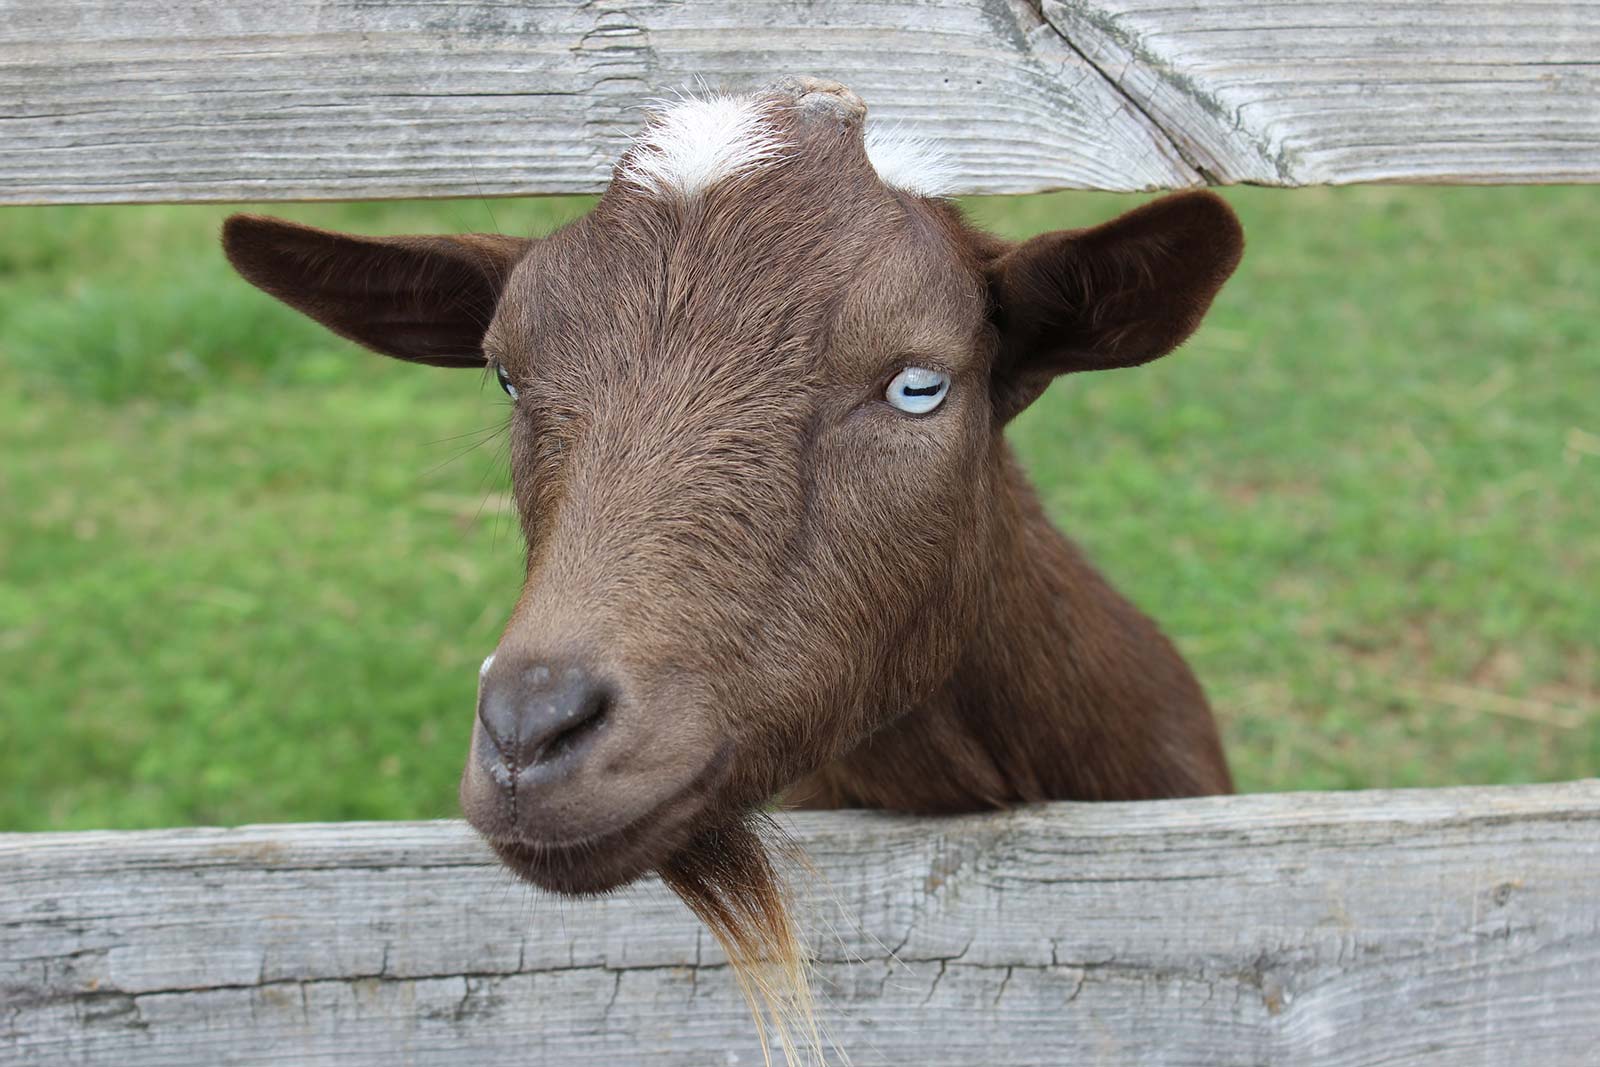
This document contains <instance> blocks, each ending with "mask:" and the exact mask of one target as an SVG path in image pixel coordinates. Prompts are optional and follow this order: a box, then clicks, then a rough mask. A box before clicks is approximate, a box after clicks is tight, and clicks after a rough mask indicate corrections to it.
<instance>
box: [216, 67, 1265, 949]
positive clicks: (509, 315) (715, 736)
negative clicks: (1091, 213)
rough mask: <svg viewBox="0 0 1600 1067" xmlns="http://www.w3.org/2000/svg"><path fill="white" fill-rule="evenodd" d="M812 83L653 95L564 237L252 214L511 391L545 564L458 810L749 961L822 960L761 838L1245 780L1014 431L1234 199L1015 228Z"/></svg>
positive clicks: (232, 247)
mask: <svg viewBox="0 0 1600 1067" xmlns="http://www.w3.org/2000/svg"><path fill="white" fill-rule="evenodd" d="M865 114H866V108H865V105H864V104H863V103H862V102H861V100H860V99H859V98H858V97H857V96H856V95H855V94H854V93H852V92H850V91H849V90H848V89H846V88H845V87H843V86H841V85H838V84H836V83H832V82H825V81H821V80H817V79H789V80H786V81H784V82H781V83H779V84H777V85H775V86H773V87H771V88H769V89H766V90H763V91H761V92H758V93H756V94H754V95H751V96H746V97H725V98H713V99H690V100H684V101H680V102H678V103H676V104H674V105H670V106H667V107H665V108H664V109H662V110H660V111H658V112H657V113H656V114H655V115H654V117H653V118H652V119H651V120H650V122H649V123H648V124H647V126H646V128H645V129H644V131H643V132H642V133H641V134H640V136H639V137H638V139H637V140H636V141H635V143H634V144H633V145H632V147H631V148H630V149H629V151H628V152H627V154H625V155H624V156H623V157H622V159H621V161H620V162H619V163H618V165H617V167H616V169H615V172H614V176H613V180H612V182H611V184H610V186H609V188H608V189H607V191H606V192H605V194H604V196H602V197H601V198H600V200H599V201H598V203H597V204H596V206H595V207H594V209H593V210H592V211H591V212H590V213H589V214H588V215H587V216H586V217H584V218H582V219H580V220H579V221H577V222H574V223H572V224H571V225H569V226H567V227H565V228H563V229H561V230H559V231H557V232H556V233H554V234H551V235H550V236H548V237H545V238H543V239H539V240H528V239H520V238H514V237H507V236H501V235H491V234H468V235H462V236H426V237H382V238H375V237H361V236H353V235H347V234H339V233H331V232H326V231H322V230H317V229H312V228H309V227H305V226H300V225H296V224H293V223H289V222H283V221H279V220H275V219H269V218H262V217H256V216H248V215H239V216H234V217H233V218H231V219H229V220H228V221H227V223H226V225H225V228H224V234H223V243H224V247H225V250H226V253H227V256H228V258H229V260H230V261H231V262H232V264H233V265H234V267H235V268H237V270H238V271H239V273H240V274H242V275H243V276H244V277H245V278H246V279H248V280H249V281H251V282H252V283H254V284H255V285H257V286H259V287H260V288H261V289H263V290H265V291H266V292H267V293H270V294H271V295H273V296H275V297H277V298H278V299H280V300H282V301H284V302H285V303H287V304H289V305H290V306H291V307H294V308H296V309H298V310H299V311H301V312H304V313H305V314H307V315H309V316H311V317H312V318H314V319H316V320H318V321H319V322H321V323H323V324H324V325H326V326H327V327H328V328H330V329H331V330H333V331H334V332H335V333H338V334H340V335H341V336H343V337H346V338H349V339H350V340H353V341H355V342H357V343H359V344H362V345H365V346H366V347H368V348H371V349H374V350H376V351H378V352H380V353H383V354H385V355H388V356H393V357H396V358H399V359H404V360H410V361H413V362H417V363H427V364H434V365H441V366H451V367H465V368H478V369H483V368H489V369H491V370H492V372H493V373H494V374H495V375H496V376H497V377H498V379H499V381H500V383H501V385H502V386H503V388H504V389H505V391H506V393H507V394H508V395H509V396H510V397H511V400H512V406H511V414H510V439H511V452H510V461H511V473H512V483H513V490H514V496H515V500H516V504H517V508H518V511H519V513H520V519H521V524H522V527H523V530H524V533H525V535H526V541H527V568H526V581H525V584H524V586H523V589H522V592H521V596H520V597H519V598H518V600H517V602H516V606H515V609H514V610H513V611H512V613H511V618H510V621H509V622H508V624H507V625H506V628H505V631H504V635H503V637H502V638H501V639H500V642H499V644H498V646H497V647H496V649H495V650H494V653H493V655H491V656H490V657H489V659H488V660H486V661H485V663H484V667H483V671H482V673H481V676H480V686H479V698H478V705H477V715H476V718H475V721H474V723H473V730H472V738H471V743H470V751H469V754H468V756H467V760H466V767H465V771H464V773H463V776H462V780H461V802H462V807H463V809H464V811H465V813H466V816H467V818H468V820H469V821H470V822H471V824H472V825H473V826H474V827H476V828H477V830H478V831H479V832H480V833H481V834H482V835H483V836H484V838H485V839H486V840H487V841H488V842H489V844H490V845H491V846H492V847H493V848H494V850H495V851H496V852H497V853H498V855H499V856H500V858H501V859H502V860H503V861H504V863H505V864H506V865H507V866H508V867H509V868H510V869H511V870H512V871H513V872H515V873H516V874H517V875H519V876H521V877H522V878H524V879H526V880H528V881H530V882H533V883H535V884H538V885H540V886H544V887H546V888H549V889H552V890H556V891H558V892H562V893H593V892H601V891H606V890H609V889H612V888H615V887H617V886H620V885H622V884H625V883H627V882H629V881H631V880H633V879H636V878H638V877H640V876H642V875H644V874H646V873H648V872H651V871H656V872H659V873H660V874H661V876H662V877H663V878H664V879H665V880H666V881H667V882H668V884H670V885H671V886H672V887H673V888H674V889H675V890H677V891H678V892H679V894H680V895H681V896H683V897H684V899H685V900H686V901H687V902H688V903H689V904H690V906H691V907H693V908H694V909H695V910H696V912H697V913H698V914H700V915H701V916H702V918H704V919H705V920H706V921H707V922H708V923H709V924H710V925H711V926H712V928H713V929H714V930H715V931H717V932H718V934H719V936H721V937H723V939H724V944H725V945H728V946H729V949H730V955H732V956H733V957H734V960H735V962H736V963H741V964H749V963H750V962H752V961H753V960H755V959H756V958H757V957H758V956H760V955H762V954H763V953H765V954H767V955H774V954H775V955H777V956H779V957H781V958H784V959H786V960H787V961H788V962H789V963H790V964H793V962H794V954H795V952H796V951H797V950H796V949H795V946H794V943H793V940H792V934H791V932H790V930H789V926H788V919H787V917H786V913H785V912H784V909H783V904H782V896H781V893H780V891H779V884H778V882H777V881H776V879H775V877H774V875H773V872H772V868H771V866H770V863H769V860H768V858H767V854H766V851H765V849H764V847H763V844H762V839H761V837H760V834H759V829H760V822H761V816H760V812H761V810H762V808H763V806H764V805H766V804H767V803H768V802H770V801H771V800H772V799H773V798H776V797H782V798H783V799H784V802H786V803H789V804H792V805H795V806H804V807H824V808H826V807H875V808H893V809H899V810H904V811H910V812H960V811H973V810H981V809H988V808H996V807H1001V806H1005V805H1011V804H1017V803H1023V802H1028V801H1041V800H1048V799H1054V798H1074V799H1085V800H1110V799H1134V798H1149V797H1176V796H1190V795H1196V794H1205V793H1223V792H1229V791H1231V789H1232V782H1231V780H1230V777H1229V772H1228V767H1227V763H1226V761H1225V759H1224V757H1223V752H1222V748H1221V744H1220V742H1219V740H1218V735H1217V729H1216V725H1215V722H1214V720H1213V717H1212V714H1211V711H1210V708H1209V707H1208V705H1207V702H1206V699H1205V697H1204V695H1203V693H1202V691H1201V688H1200V686H1199V684H1198V683H1197V681H1196V680H1195V678H1194V675H1193V674H1192V673H1191V671H1190V669H1189V668H1188V666H1187V665H1186V664H1185V662H1184V661H1183V659H1182V658H1181V656H1180V655H1179V654H1178V652H1177V651H1176V650H1175V649H1174V647H1173V645H1172V644H1171V642H1169V641H1168V640H1167V639H1166V638H1165V637H1164V636H1163V635H1162V633H1161V632H1160V630H1159V629H1158V628H1157V627H1156V625H1155V624H1154V623H1153V622H1152V621H1151V620H1150V619H1148V618H1147V617H1146V616H1145V615H1143V614H1141V613H1140V612H1139V611H1138V610H1137V609H1136V608H1134V607H1133V606H1132V605H1131V604H1130V603H1129V602H1128V601H1127V600H1125V599H1124V598H1123V597H1122V596H1121V595H1120V594H1119V593H1118V592H1117V591H1116V590H1115V589H1113V588H1112V587H1111V585H1110V584H1108V583H1107V582H1106V580H1105V579H1104V578H1102V577H1101V576H1100V575H1099V574H1098V573H1097V572H1096V571H1095V570H1094V569H1093V567H1092V566H1091V565H1090V564H1089V563H1088V562H1087V561H1086V560H1085V559H1084V557H1083V555H1082V554H1081V553H1080V552H1079V551H1078V550H1077V548H1075V547H1074V546H1073V545H1072V543H1071V542H1069V541H1068V540H1066V539H1065V538H1064V537H1062V536H1061V534H1059V533H1058V532H1057V531H1056V530H1055V528H1054V527H1053V526H1052V525H1051V523H1050V522H1049V520H1048V519H1047V517H1046V515H1045V513H1044V511H1043V510H1042V508H1041V507H1040V504H1039V502H1038V500H1037V498H1036V496H1035V494H1034V492H1033V491H1032V489H1031V487H1030V486H1029V484H1028V481H1027V479H1026V477H1025V476H1024V475H1023V473H1022V471H1021V470H1020V469H1019V467H1018V464H1017V462H1016V460H1015V459H1014V457H1013V455H1012V452H1011V450H1010V448H1009V447H1008V445H1007V444H1006V441H1005V438H1004V435H1003V431H1004V428H1005V426H1006V424H1007V423H1008V422H1009V421H1010V420H1011V419H1012V418H1013V417H1014V416H1015V415H1016V414H1017V413H1018V412H1020V411H1021V410H1023V409H1024V408H1025V407H1027V406H1028V404H1030V403H1031V402H1032V401H1033V400H1034V399H1035V398H1036V397H1038V396H1039V395H1040V393H1042V392H1043V391H1044V389H1045V387H1046V386H1047V385H1048V384H1049V383H1050V382H1051V381H1052V380H1053V379H1054V378H1055V377H1056V376H1057V375H1061V374H1067V373H1072V372H1076V371H1089V370H1104V369H1108V368H1117V367H1131V366H1134V365H1137V364H1142V363H1145V362H1148V361H1150V360H1153V359H1156V358H1158V357H1160V356H1162V355H1164V354H1166V353H1167V352H1169V351H1171V350H1172V349H1173V348H1175V347H1176V346H1177V345H1179V344H1180V343H1181V342H1182V341H1184V340H1185V339H1186V338H1187V337H1188V336H1189V335H1190V334H1191V333H1192V332H1193V331H1194V329H1195V328H1196V326H1197V325H1198V324H1199V322H1200V319H1201V316H1202V315H1203V314H1204V313H1205V311H1206V310H1207V308H1208V307H1209V306H1210V304H1211V302H1212V299H1213V298H1214V296H1215V295H1216V293H1217V292H1218V290H1219V289H1220V287H1221V286H1222V284H1223V283H1224V282H1225V281H1226V280H1227V278H1228V276H1229V275H1230V274H1231V273H1232V271H1233V269H1234V267H1235V266H1236V265H1237V264H1238V262H1239V258H1240V255H1241V253H1242V250H1243V236H1242V233H1241V231H1240V227H1239V225H1238V222H1237V220H1236V219H1235V218H1234V216H1233V213H1232V212H1231V211H1230V210H1229V209H1228V207H1227V206H1226V204H1225V203H1224V202H1223V201H1222V200H1221V199H1219V198H1217V197H1216V196H1214V195H1212V194H1210V193H1206V192H1189V193H1182V194H1178V195H1173V196H1169V197H1166V198H1164V199H1161V200H1157V201H1155V202H1153V203H1150V204H1147V205H1145V206H1143V207H1140V208H1138V209H1136V210H1133V211H1130V212H1128V213H1127V214H1125V215H1123V216H1121V217H1120V218H1117V219H1114V220H1112V221H1110V222H1108V223H1105V224H1104V225H1101V226H1098V227H1095V228H1092V229H1088V230H1081V231H1060V232H1053V233H1046V234H1042V235H1039V236H1037V237H1034V238H1032V239H1030V240H1027V241H1023V242H1021V243H1011V242H1007V241H1003V240H1001V239H999V238H997V237H994V236H991V235H989V234H986V233H983V232H980V231H979V230H978V229H976V228H974V227H973V226H971V225H970V224H968V223H967V222H966V221H965V220H964V219H963V217H962V215H961V213H960V212H959V210H958V209H957V207H956V206H955V205H953V204H952V203H951V202H949V201H948V200H946V199H943V198H942V197H941V195H940V193H941V192H942V189H941V187H940V174H941V169H940V167H939V165H938V162H937V160H935V159H933V158H932V157H930V156H929V154H928V153H927V152H926V151H925V147H926V146H921V145H918V144H917V143H915V142H912V141H907V140H905V139H896V138H894V137H885V136H881V135H878V134H876V133H869V132H867V130H866V125H865V121H864V120H865Z"/></svg>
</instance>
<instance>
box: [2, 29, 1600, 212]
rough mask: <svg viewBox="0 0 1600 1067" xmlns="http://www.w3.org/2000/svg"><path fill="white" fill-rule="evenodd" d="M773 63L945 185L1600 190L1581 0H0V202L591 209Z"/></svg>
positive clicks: (1594, 76) (766, 76) (1594, 55)
mask: <svg viewBox="0 0 1600 1067" xmlns="http://www.w3.org/2000/svg"><path fill="white" fill-rule="evenodd" d="M789 73H796V74H814V75H822V76H828V77H834V78H837V79H839V80H841V81H843V82H845V83H846V84H848V85H850V86H851V87H852V88H853V89H855V90H856V91H857V92H859V93H860V94H861V95H862V96H863V97H864V98H865V99H866V100H867V102H868V104H869V106H870V107H871V109H872V113H873V114H874V115H875V116H877V117H878V118H879V119H887V120H889V121H892V122H896V123H899V124H902V125H903V126H905V127H906V128H908V129H910V130H913V131H915V132H917V133H921V134H926V135H928V136H930V137H933V138H937V139H938V140H939V141H941V142H943V143H944V144H945V145H946V146H947V147H948V148H949V150H950V152H951V154H952V155H953V157H954V159H955V160H956V162H957V163H958V169H959V174H960V179H959V182H958V183H957V184H958V188H959V191H961V192H966V193H1018V192H1035V191H1040V190H1045V189H1053V188H1064V187H1078V188H1096V189H1117V190H1135V189H1156V188H1178V187H1184V186H1191V185H1197V184H1202V183H1213V184H1229V183H1236V182H1255V183H1262V184H1268V185H1316V184H1328V183H1347V182H1373V181H1420V182H1593V181H1600V0H1561V2H1551V3H1544V2H1538V0H1489V2H1483V0H1474V2H1466V0H1414V2H1391V3H1383V4H1374V3H1371V2H1370V0H1218V2H1214V3H1212V2H1208V3H1204V4H1194V3H1191V2H1187V0H1186V2H1183V3H1179V2H1176V0H1042V2H1040V0H706V2H699V3H684V2H681V0H590V2H587V3H574V2H571V0H499V2H496V0H450V2H447V3H441V2H437V0H256V2H252V3H241V2H229V3H214V2H212V0H0V203H9V204H29V203H33V204H38V203H129V202H140V201H169V200H176V201H241V200H289V199H308V200H316V199H354V198H383V197H446V196H506V195H515V194H527V193H592V192H596V191H598V190H600V189H601V188H603V187H604V185H605V183H606V182H607V180H608V178H609V174H610V167H611V164H612V162H613V161H614V160H615V158H616V157H617V155H618V154H619V153H620V151H621V149H622V148H623V146H624V144H625V143H626V141H627V138H628V136H629V135H630V134H631V133H632V132H633V131H634V130H635V129H637V127H638V125H639V122H640V118H641V116H640V112H639V110H638V105H639V104H640V103H641V102H642V101H645V100H648V99H649V98H652V97H658V96H661V95H666V94H671V93H673V92H676V91H680V90H683V89H685V88H694V87H696V86H701V87H707V88H714V89H734V90H737V89H746V88H751V87H754V86H757V85H760V84H762V83H764V82H766V81H769V80H771V79H772V78H773V77H774V76H776V75H780V74H789Z"/></svg>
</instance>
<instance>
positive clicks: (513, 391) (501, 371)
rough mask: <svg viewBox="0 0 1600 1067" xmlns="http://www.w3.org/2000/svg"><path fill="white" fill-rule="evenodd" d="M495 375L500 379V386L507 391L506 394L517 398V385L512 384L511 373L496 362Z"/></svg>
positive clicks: (513, 398)
mask: <svg viewBox="0 0 1600 1067" xmlns="http://www.w3.org/2000/svg"><path fill="white" fill-rule="evenodd" d="M494 376H495V377H496V378H498V379H500V388H502V389H504V390H505V391H506V396H509V397H510V398H511V399H512V400H515V399H516V398H517V387H516V386H514V385H512V384H511V375H509V374H507V373H506V369H505V368H504V367H502V366H501V365H500V364H498V363H496V364H495V365H494Z"/></svg>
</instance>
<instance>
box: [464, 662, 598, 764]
mask: <svg viewBox="0 0 1600 1067" xmlns="http://www.w3.org/2000/svg"><path fill="white" fill-rule="evenodd" d="M611 703H612V697H611V692H610V689H609V687H608V686H607V685H606V684H605V683H604V682H602V681H601V680H599V679H598V678H596V677H595V675H594V674H593V673H592V672H590V671H589V670H587V669H585V668H584V667H581V666H577V665H573V664H551V663H527V662H524V663H521V664H510V663H503V662H498V661H497V662H495V663H493V664H491V665H490V669H489V670H488V671H486V672H485V674H484V678H483V685H482V688H481V691H480V693H479V697H478V719H479V721H480V722H481V723H482V724H483V729H484V731H485V732H486V733H487V734H488V735H489V739H490V740H491V741H492V742H493V743H494V747H495V749H496V750H497V751H498V752H499V754H500V758H501V760H502V761H503V762H504V763H505V764H506V765H507V766H508V767H509V768H510V769H511V770H513V771H516V770H523V769H527V768H530V767H535V766H540V765H543V764H548V763H552V762H554V761H556V760H558V759H561V758H562V757H568V756H574V755H576V753H577V751H578V750H579V749H580V748H582V747H583V746H585V745H586V744H587V743H588V742H589V741H590V740H592V738H593V737H594V735H595V734H596V733H598V732H599V730H600V728H601V727H602V726H604V724H605V722H606V718H607V715H608V712H609V710H610V708H611Z"/></svg>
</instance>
